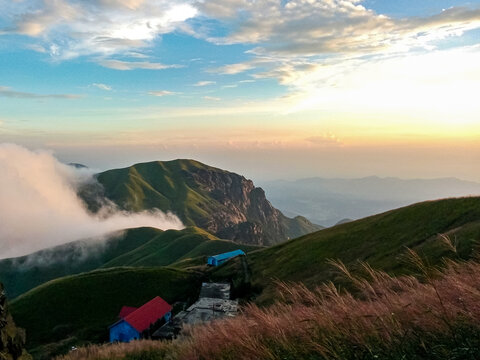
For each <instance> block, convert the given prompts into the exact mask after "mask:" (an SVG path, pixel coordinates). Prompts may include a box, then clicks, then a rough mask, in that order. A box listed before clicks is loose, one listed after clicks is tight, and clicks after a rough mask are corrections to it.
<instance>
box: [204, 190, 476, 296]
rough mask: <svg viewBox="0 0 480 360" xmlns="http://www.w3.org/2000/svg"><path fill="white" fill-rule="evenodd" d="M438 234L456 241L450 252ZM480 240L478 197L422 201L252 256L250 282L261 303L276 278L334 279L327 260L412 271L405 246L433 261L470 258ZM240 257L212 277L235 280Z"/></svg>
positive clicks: (249, 258)
mask: <svg viewBox="0 0 480 360" xmlns="http://www.w3.org/2000/svg"><path fill="white" fill-rule="evenodd" d="M439 234H447V235H448V236H449V237H450V239H451V240H452V241H453V242H456V243H457V254H454V253H453V252H452V251H449V250H448V248H447V247H446V246H445V245H444V244H443V243H442V240H441V238H440V237H439ZM479 240H480V198H478V197H472V198H460V199H446V200H438V201H431V202H423V203H419V204H415V205H411V206H407V207H404V208H401V209H397V210H392V211H389V212H386V213H383V214H380V215H375V216H371V217H368V218H365V219H361V220H358V221H354V222H351V223H347V224H342V225H338V226H335V227H332V228H328V229H325V230H321V231H318V232H315V233H312V234H309V235H305V236H302V237H300V238H297V239H294V240H291V241H287V242H285V243H282V244H279V245H276V246H272V247H269V248H266V249H263V250H259V251H255V252H253V253H250V254H248V256H247V263H248V266H249V270H250V273H251V275H250V277H251V282H252V284H251V285H252V286H253V287H254V288H256V289H257V291H258V292H262V294H261V295H260V296H259V297H258V298H257V301H258V302H270V301H272V300H273V298H274V294H273V291H274V285H273V280H274V279H280V280H287V281H294V282H299V281H301V282H303V283H305V284H307V285H309V286H313V285H316V284H320V283H322V282H325V281H328V280H334V281H335V280H336V277H337V272H336V271H335V270H334V269H333V268H332V267H331V266H330V265H329V264H328V262H327V260H328V259H340V260H342V261H343V262H344V263H345V264H347V265H348V266H349V267H351V268H355V265H356V264H358V262H359V261H366V262H368V263H369V264H370V265H371V266H373V267H374V268H376V269H381V270H386V271H388V272H390V273H392V274H402V273H406V272H408V267H407V266H406V263H405V259H404V254H405V251H406V248H407V247H409V248H412V249H414V250H416V251H417V252H418V253H419V254H420V255H421V256H423V257H425V258H426V259H428V261H429V262H430V263H432V264H438V263H439V262H441V259H442V257H444V256H450V257H459V258H467V257H469V256H470V255H471V253H472V249H473V248H474V247H475V246H476V244H477V242H478V241H479ZM239 274H242V271H241V261H240V259H236V260H234V261H232V262H230V263H229V264H227V265H225V266H222V267H220V268H218V269H214V270H213V271H212V272H211V277H212V279H232V280H236V281H237V282H238V281H239V280H238V277H239V276H240V275H239Z"/></svg>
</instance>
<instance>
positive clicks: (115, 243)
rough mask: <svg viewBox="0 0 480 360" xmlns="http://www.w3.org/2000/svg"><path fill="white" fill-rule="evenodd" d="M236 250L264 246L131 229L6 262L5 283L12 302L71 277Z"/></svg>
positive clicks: (188, 232)
mask: <svg viewBox="0 0 480 360" xmlns="http://www.w3.org/2000/svg"><path fill="white" fill-rule="evenodd" d="M235 249H242V250H244V251H246V252H248V251H251V250H255V249H258V247H255V246H248V245H239V244H235V243H233V242H232V241H227V240H220V239H218V238H217V237H215V236H213V235H211V234H209V233H207V232H206V231H204V230H202V229H199V228H195V227H190V228H186V229H183V230H167V231H162V230H158V229H153V228H138V229H129V230H126V231H125V232H123V233H122V234H117V235H114V236H112V237H111V238H110V239H108V240H106V241H105V242H99V241H98V240H82V241H75V242H72V243H70V244H66V245H61V246H56V247H54V248H50V249H47V250H42V251H39V252H36V253H34V254H31V255H29V256H24V257H20V258H16V259H6V260H1V261H0V280H2V281H3V282H4V283H5V287H6V289H7V292H8V294H9V296H10V298H14V297H16V296H18V295H20V294H22V293H24V292H26V291H28V290H30V289H33V288H34V287H36V286H38V285H41V284H43V283H45V282H46V281H49V280H52V279H55V278H59V277H62V276H66V275H72V274H78V273H81V272H87V271H91V270H94V269H98V268H110V267H117V266H136V267H139V266H167V265H172V264H174V263H177V262H179V261H182V262H180V263H177V264H176V265H175V266H176V267H180V268H181V267H186V266H191V265H196V264H201V263H204V259H203V257H205V256H209V255H215V254H218V253H222V252H226V251H231V250H235ZM198 257H200V258H198ZM192 258H198V259H195V260H192ZM187 260H189V261H187Z"/></svg>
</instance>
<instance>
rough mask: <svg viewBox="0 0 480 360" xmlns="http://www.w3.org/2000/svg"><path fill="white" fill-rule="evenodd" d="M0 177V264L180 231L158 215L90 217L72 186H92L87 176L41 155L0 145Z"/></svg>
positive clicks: (176, 223) (169, 218)
mask: <svg viewBox="0 0 480 360" xmlns="http://www.w3.org/2000/svg"><path fill="white" fill-rule="evenodd" d="M0 173H1V174H2V176H0V218H1V219H2V224H1V226H0V258H5V257H13V256H20V255H25V254H28V253H31V252H34V251H37V250H40V249H43V248H47V247H51V246H55V245H59V244H63V243H67V242H70V241H74V240H78V239H85V238H91V237H98V236H102V235H105V234H107V233H111V232H113V231H118V230H123V229H127V228H133V227H141V226H151V227H157V228H160V229H168V228H174V229H180V228H182V227H183V225H182V223H181V222H180V220H178V218H177V217H175V216H173V215H169V214H167V215H166V214H163V213H161V212H160V211H155V212H143V213H126V212H122V211H118V210H114V209H109V211H108V216H107V215H106V214H104V215H106V216H103V217H102V216H94V215H91V214H90V213H89V212H88V211H87V210H86V208H85V206H84V204H83V203H82V201H81V200H80V199H79V198H78V197H77V194H76V190H77V188H78V186H80V185H81V184H84V183H85V182H88V181H94V180H93V178H92V177H91V173H90V172H88V171H85V170H77V169H74V168H73V167H70V166H67V165H63V164H61V163H59V162H58V161H57V160H56V159H55V158H54V157H53V156H52V155H51V154H50V153H48V152H45V151H38V152H32V151H29V150H27V149H25V148H21V147H19V146H16V145H12V144H1V145H0ZM112 210H113V212H112ZM26 224H28V226H26Z"/></svg>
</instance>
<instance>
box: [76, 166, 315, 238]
mask: <svg viewBox="0 0 480 360" xmlns="http://www.w3.org/2000/svg"><path fill="white" fill-rule="evenodd" d="M97 179H98V180H99V182H100V184H101V185H102V186H103V190H102V195H103V196H105V197H106V198H107V199H108V200H109V201H112V202H114V203H115V204H117V205H118V206H120V207H121V208H123V209H127V210H133V211H140V210H145V209H153V208H158V209H160V210H163V211H171V212H173V213H175V214H176V215H178V216H179V217H180V219H181V220H182V221H183V222H184V223H185V225H195V226H198V227H201V228H203V229H205V230H207V231H208V232H210V233H212V234H215V235H216V236H218V237H220V238H223V239H230V240H234V241H237V242H241V243H248V244H255V245H271V244H276V243H279V242H282V241H284V240H287V239H288V238H293V237H297V236H301V235H304V234H307V233H309V232H312V231H316V230H319V229H320V227H318V226H317V225H314V224H312V223H310V222H309V221H308V220H306V219H305V218H301V217H299V218H295V219H290V218H287V217H286V216H284V215H283V214H282V213H281V212H280V211H279V210H277V209H275V208H274V207H273V206H272V204H270V202H269V201H268V200H267V199H266V197H265V192H264V191H263V190H262V189H261V188H256V187H255V186H254V184H253V182H252V181H251V180H248V179H246V178H245V177H243V176H241V175H238V174H235V173H231V172H228V171H224V170H221V169H217V168H214V167H210V166H207V165H204V164H202V163H199V162H197V161H193V160H174V161H168V162H159V161H157V162H151V163H144V164H137V165H134V166H132V167H130V168H125V169H118V170H110V171H106V172H104V173H101V174H98V176H97ZM83 194H84V196H83V198H84V199H85V200H86V201H87V203H88V205H89V208H90V209H93V210H95V209H97V208H98V205H97V206H96V205H95V204H92V200H91V199H92V194H99V191H98V188H97V189H96V190H95V191H92V188H90V190H89V189H84V191H83ZM85 194H87V195H85ZM97 197H98V196H97Z"/></svg>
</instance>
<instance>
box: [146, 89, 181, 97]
mask: <svg viewBox="0 0 480 360" xmlns="http://www.w3.org/2000/svg"><path fill="white" fill-rule="evenodd" d="M148 94H149V95H152V96H158V97H162V96H167V95H176V94H177V93H176V92H173V91H168V90H157V91H149V92H148Z"/></svg>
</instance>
